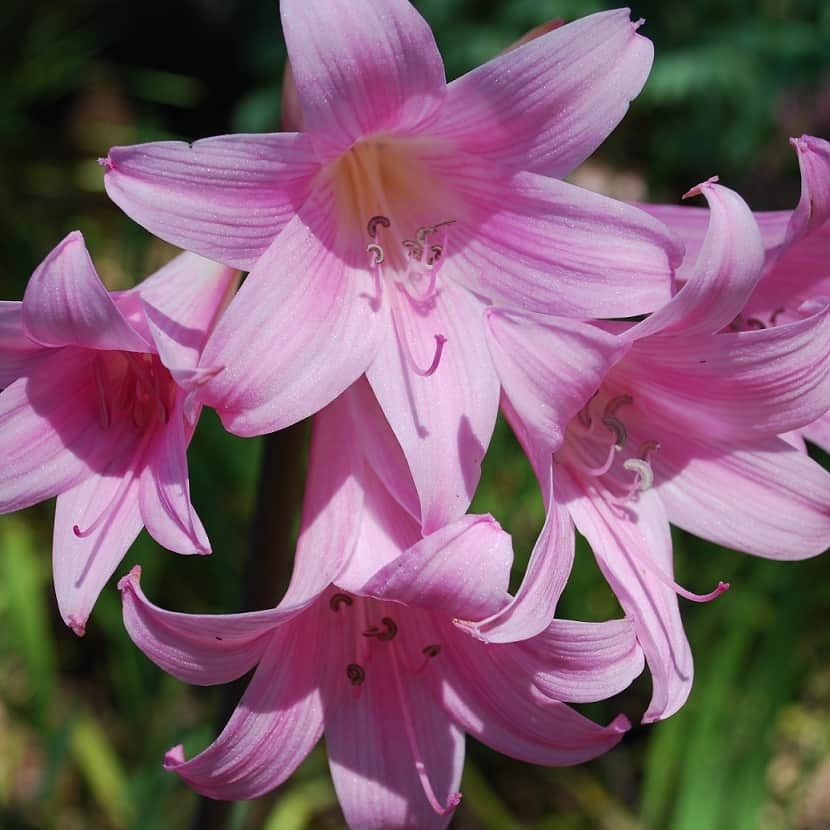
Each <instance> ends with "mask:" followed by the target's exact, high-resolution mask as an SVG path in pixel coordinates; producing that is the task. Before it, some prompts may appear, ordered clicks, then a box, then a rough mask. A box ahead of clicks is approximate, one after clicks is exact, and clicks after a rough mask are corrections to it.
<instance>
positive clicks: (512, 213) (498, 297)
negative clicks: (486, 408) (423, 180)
mask: <svg viewBox="0 0 830 830" xmlns="http://www.w3.org/2000/svg"><path fill="white" fill-rule="evenodd" d="M445 176H446V177H447V179H448V181H452V183H453V184H454V186H455V188H456V190H457V192H459V193H460V194H461V195H462V198H463V199H464V200H465V202H466V203H467V205H468V206H469V210H468V211H467V212H466V214H465V215H462V216H459V218H458V220H457V223H456V226H455V227H454V228H453V238H456V237H458V238H459V239H463V240H465V242H464V244H463V246H461V247H460V248H459V249H458V250H457V251H454V252H453V255H452V256H451V257H450V259H449V260H448V262H447V264H446V265H445V268H449V266H450V265H451V266H452V274H453V277H454V278H455V279H457V280H458V281H460V282H461V283H462V284H464V285H466V286H467V287H468V288H470V289H471V290H472V291H475V292H476V293H478V294H479V295H482V296H485V297H488V298H489V299H490V300H492V301H493V302H494V303H496V304H497V305H502V306H506V307H507V308H513V309H522V310H526V311H539V312H542V313H545V314H555V315H561V316H564V317H578V318H582V319H585V318H589V317H628V316H631V315H634V314H642V313H644V312H646V311H650V310H652V309H654V308H657V307H659V306H661V305H662V304H663V303H665V302H666V301H667V300H668V299H669V297H670V296H671V284H672V274H673V271H672V266H673V265H674V264H676V263H677V262H679V261H680V260H681V257H682V246H680V245H679V243H678V242H677V241H676V240H675V239H674V238H673V237H672V236H671V234H670V233H669V231H668V230H667V229H666V228H665V227H664V226H663V225H662V224H661V223H660V222H658V221H657V220H656V219H653V218H652V217H651V216H649V215H648V214H646V213H644V212H643V211H641V210H638V209H637V208H634V207H631V206H630V205H626V204H624V203H623V202H617V201H615V200H613V199H609V198H607V197H605V196H600V195H598V194H596V193H591V192H589V191H587V190H583V189H582V188H579V187H576V186H574V185H571V184H566V183H565V182H560V181H558V180H556V179H550V178H547V177H545V176H539V175H536V174H533V173H509V172H508V171H507V169H506V168H502V169H494V168H492V167H491V168H489V169H488V168H486V167H484V166H481V165H462V164H457V165H456V167H455V169H450V168H448V169H447V170H446V172H445Z"/></svg>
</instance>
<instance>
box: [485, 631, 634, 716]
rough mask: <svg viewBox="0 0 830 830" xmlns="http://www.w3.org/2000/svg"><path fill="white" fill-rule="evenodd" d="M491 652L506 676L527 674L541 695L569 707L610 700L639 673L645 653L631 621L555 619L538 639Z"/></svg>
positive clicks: (497, 647) (501, 647)
mask: <svg viewBox="0 0 830 830" xmlns="http://www.w3.org/2000/svg"><path fill="white" fill-rule="evenodd" d="M491 648H492V651H491V653H492V654H493V656H494V658H496V659H497V660H502V661H504V664H505V667H506V669H507V670H508V671H515V672H516V673H517V674H522V675H531V676H532V677H533V682H534V684H535V685H536V686H537V687H538V688H539V689H540V690H541V691H542V692H543V693H544V694H545V695H547V696H548V697H552V698H555V699H557V700H565V701H570V702H572V703H580V702H590V701H595V700H605V699H606V698H609V697H612V696H613V695H615V694H617V693H618V692H621V691H622V690H623V689H625V688H626V687H627V686H628V685H629V684H630V683H631V681H632V680H634V678H635V677H637V676H638V675H639V674H640V673H641V672H642V670H643V652H642V649H641V648H640V646H639V645H638V644H637V634H636V626H635V623H634V621H633V620H632V619H630V618H626V619H623V620H611V621H609V622H601V623H585V622H572V621H571V620H554V621H553V622H552V623H551V624H550V625H549V626H548V627H547V628H546V629H545V630H544V631H543V632H542V633H541V634H539V635H537V636H536V637H531V638H530V639H529V640H523V641H521V642H518V643H509V644H505V645H503V646H492V647H491ZM511 667H512V668H511Z"/></svg>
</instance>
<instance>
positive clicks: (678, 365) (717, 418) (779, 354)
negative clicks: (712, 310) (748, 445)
mask: <svg viewBox="0 0 830 830" xmlns="http://www.w3.org/2000/svg"><path fill="white" fill-rule="evenodd" d="M614 377H615V380H616V381H619V383H620V384H621V385H622V386H623V387H625V388H628V389H631V390H636V391H635V397H636V401H637V406H638V407H639V409H640V410H641V411H642V412H643V413H648V417H649V418H650V419H651V418H658V417H659V418H662V419H665V420H666V421H667V422H669V423H671V424H673V425H674V429H675V430H678V431H680V430H681V429H682V428H684V427H685V428H687V429H688V430H689V431H690V432H691V433H692V434H696V435H706V436H707V437H709V438H712V439H715V440H720V441H735V442H746V441H749V440H751V439H753V438H754V437H756V436H759V437H768V436H771V435H778V434H780V433H783V432H788V431H790V430H792V429H795V428H797V427H802V426H805V425H807V424H809V423H810V422H812V421H814V420H815V419H816V418H818V417H820V416H821V415H823V414H824V413H825V412H827V411H828V410H830V315H829V314H828V310H827V309H824V310H822V311H821V312H820V313H818V314H814V315H813V316H812V317H808V318H805V319H803V320H799V321H797V322H795V323H788V324H785V325H780V326H777V327H775V328H772V329H766V330H763V331H743V332H724V333H723V334H719V335H716V336H711V335H688V336H687V335H686V334H684V335H683V336H682V337H668V336H667V337H661V336H657V337H650V338H647V339H645V340H641V341H639V342H638V343H636V344H635V346H634V348H633V349H632V350H631V352H630V353H629V355H628V357H627V358H626V360H625V361H624V362H623V363H621V364H620V365H619V366H618V367H617V368H616V369H615V370H614Z"/></svg>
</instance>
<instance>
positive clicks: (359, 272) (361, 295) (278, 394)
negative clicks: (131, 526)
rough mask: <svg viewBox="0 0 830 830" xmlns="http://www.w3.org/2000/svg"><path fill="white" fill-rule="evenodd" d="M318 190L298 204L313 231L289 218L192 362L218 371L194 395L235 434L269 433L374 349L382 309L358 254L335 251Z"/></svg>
mask: <svg viewBox="0 0 830 830" xmlns="http://www.w3.org/2000/svg"><path fill="white" fill-rule="evenodd" d="M323 195H324V194H320V196H321V199H320V200H318V202H317V204H316V205H315V206H314V207H313V208H312V207H311V206H307V207H308V210H309V212H313V213H314V214H315V216H316V219H317V221H316V222H315V230H311V228H310V227H309V226H308V225H307V224H306V220H304V219H301V218H300V217H297V218H295V219H294V220H292V222H291V223H290V224H289V225H288V227H287V228H286V229H285V231H283V233H282V234H281V235H280V236H279V237H278V238H277V239H276V240H275V241H274V243H273V245H272V246H271V247H270V248H269V249H268V251H267V252H266V253H265V254H264V255H263V257H262V258H261V259H260V260H259V262H258V263H257V265H256V267H255V268H254V269H253V271H252V272H251V273H250V275H249V276H248V278H247V279H246V280H245V282H244V283H243V285H242V288H240V290H239V292H238V293H237V295H236V297H234V299H233V301H232V302H231V304H230V306H229V308H228V310H227V311H226V312H225V314H224V315H223V316H222V319H221V320H220V321H219V323H218V324H217V326H216V328H215V329H214V332H213V334H212V335H211V337H210V339H209V340H208V342H207V345H206V346H205V350H204V353H203V355H202V361H201V364H200V365H201V366H203V367H206V368H214V367H215V368H218V367H224V371H222V372H219V373H218V374H217V375H216V376H215V377H214V378H213V379H211V380H209V381H208V382H207V383H206V384H205V385H204V386H203V388H202V391H201V392H200V396H199V397H200V400H201V401H202V402H203V403H206V404H208V405H210V406H212V407H214V408H215V409H216V410H217V411H218V412H219V415H220V416H221V418H222V422H223V423H224V425H225V427H226V428H227V429H228V430H229V431H231V432H233V433H234V434H236V435H243V436H250V435H261V434H264V433H267V432H273V431H274V430H278V429H282V428H283V427H286V426H289V425H290V424H292V423H295V422H296V421H299V420H301V419H302V418H305V417H307V416H308V415H311V414H313V413H314V412H317V411H318V410H320V409H322V408H323V406H325V405H326V404H327V403H329V402H330V401H332V400H333V399H334V398H336V397H337V395H339V394H340V393H341V392H342V391H343V390H344V389H345V388H346V387H347V386H349V385H350V384H351V383H353V382H354V381H355V380H357V378H359V377H360V375H362V374H363V372H364V371H365V370H366V368H367V366H368V365H369V364H370V362H371V361H372V359H373V358H374V356H375V353H376V351H377V344H378V339H379V332H380V327H381V324H382V322H385V321H386V320H387V319H388V318H387V317H386V313H387V312H386V311H385V310H384V308H385V307H384V308H382V309H380V310H379V311H374V310H373V309H372V307H371V305H370V300H369V299H368V297H367V296H366V295H367V292H368V291H369V290H371V278H370V277H369V273H368V269H367V268H366V262H365V260H362V261H361V262H344V260H343V259H342V258H341V257H340V256H339V255H338V253H337V252H336V250H335V249H334V244H335V240H336V233H337V231H336V227H335V224H334V221H333V218H332V216H333V215H332V213H331V204H330V203H328V204H327V203H325V200H324V199H323V198H322V196H323ZM306 219H308V217H306ZM364 253H365V252H364Z"/></svg>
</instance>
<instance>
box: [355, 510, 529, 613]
mask: <svg viewBox="0 0 830 830" xmlns="http://www.w3.org/2000/svg"><path fill="white" fill-rule="evenodd" d="M512 564H513V546H512V544H511V541H510V536H508V535H507V534H506V533H505V532H504V531H503V530H502V529H501V526H500V525H499V523H498V522H497V521H495V519H493V517H492V516H473V515H469V516H464V517H463V518H461V519H459V520H458V521H456V522H453V523H452V524H450V525H446V526H445V527H443V528H441V529H440V530H437V531H436V532H435V533H432V534H430V535H429V536H427V537H426V538H424V539H422V540H421V541H420V542H418V543H417V544H415V545H414V546H413V547H411V548H410V549H409V550H407V551H406V552H404V553H403V554H402V555H401V556H399V557H398V558H397V559H395V560H394V561H392V562H390V563H389V564H388V565H386V566H385V567H384V568H382V569H381V570H380V571H378V572H377V573H376V574H375V575H374V576H373V577H372V578H371V579H370V580H369V582H368V583H367V584H366V585H364V586H363V589H362V592H361V593H364V594H366V595H368V596H372V597H376V598H378V599H387V600H392V601H395V602H400V603H403V604H404V605H411V606H414V607H417V608H429V609H434V610H441V611H445V612H447V613H448V614H451V615H453V616H457V617H462V618H464V619H473V620H474V619H480V618H481V617H486V616H489V615H490V614H493V613H494V612H495V611H497V610H498V609H499V608H501V607H502V606H503V605H504V604H505V602H506V600H507V589H508V584H509V581H510V566H511V565H512Z"/></svg>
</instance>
